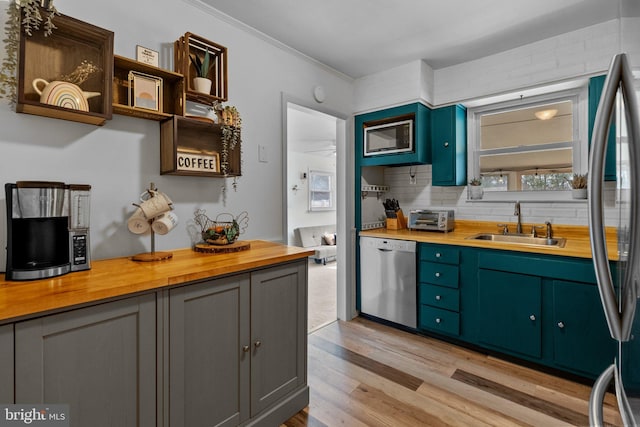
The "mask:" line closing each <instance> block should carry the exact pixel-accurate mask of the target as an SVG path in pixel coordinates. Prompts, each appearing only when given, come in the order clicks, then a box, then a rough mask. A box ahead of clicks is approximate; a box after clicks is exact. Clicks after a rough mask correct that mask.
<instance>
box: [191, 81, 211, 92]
mask: <svg viewBox="0 0 640 427" xmlns="http://www.w3.org/2000/svg"><path fill="white" fill-rule="evenodd" d="M193 88H194V89H195V90H196V92H200V93H205V94H207V95H209V94H210V93H211V80H209V79H207V78H205V77H194V79H193Z"/></svg>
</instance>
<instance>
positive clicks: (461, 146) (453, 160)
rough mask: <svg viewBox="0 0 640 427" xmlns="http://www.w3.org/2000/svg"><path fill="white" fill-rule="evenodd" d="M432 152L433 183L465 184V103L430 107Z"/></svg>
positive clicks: (439, 184) (440, 184) (437, 184)
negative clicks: (463, 104)
mask: <svg viewBox="0 0 640 427" xmlns="http://www.w3.org/2000/svg"><path fill="white" fill-rule="evenodd" d="M431 156H432V163H433V169H432V179H433V185H436V186H456V185H465V183H466V180H467V115H466V109H465V108H464V107H463V106H462V105H451V106H448V107H443V108H438V109H435V110H433V111H431Z"/></svg>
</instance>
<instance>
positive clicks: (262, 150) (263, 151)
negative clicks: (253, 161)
mask: <svg viewBox="0 0 640 427" xmlns="http://www.w3.org/2000/svg"><path fill="white" fill-rule="evenodd" d="M258 161H259V162H262V163H267V162H268V161H269V156H268V153H267V147H266V146H264V145H258Z"/></svg>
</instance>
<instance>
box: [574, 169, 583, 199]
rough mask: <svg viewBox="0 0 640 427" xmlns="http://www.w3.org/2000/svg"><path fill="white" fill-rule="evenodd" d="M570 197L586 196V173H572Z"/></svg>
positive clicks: (581, 197) (579, 197) (580, 197)
mask: <svg viewBox="0 0 640 427" xmlns="http://www.w3.org/2000/svg"><path fill="white" fill-rule="evenodd" d="M571 197H573V198H574V199H586V198H587V174H584V175H581V174H577V173H574V174H573V178H572V179H571Z"/></svg>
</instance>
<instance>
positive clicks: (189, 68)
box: [173, 33, 228, 105]
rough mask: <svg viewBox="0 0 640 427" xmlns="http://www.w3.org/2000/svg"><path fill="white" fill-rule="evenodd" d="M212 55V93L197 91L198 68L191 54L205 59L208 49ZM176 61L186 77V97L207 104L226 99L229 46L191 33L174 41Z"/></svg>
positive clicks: (177, 68)
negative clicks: (194, 83) (195, 86)
mask: <svg viewBox="0 0 640 427" xmlns="http://www.w3.org/2000/svg"><path fill="white" fill-rule="evenodd" d="M207 50H208V51H209V52H210V54H211V55H212V58H213V60H212V64H213V66H212V67H211V69H210V71H209V74H208V76H207V77H208V78H209V79H211V81H212V85H211V93H210V94H206V93H201V92H196V91H195V90H194V88H193V79H194V77H197V72H196V68H195V67H194V66H193V64H192V63H191V60H190V59H189V55H194V56H198V57H199V58H200V59H204V55H205V53H206V51H207ZM173 51H174V63H175V65H174V66H175V69H176V72H178V73H181V74H182V75H184V77H185V80H186V82H185V86H186V90H185V92H186V97H187V100H188V101H193V102H198V103H201V104H206V105H214V104H215V103H216V102H223V101H226V100H227V98H228V94H227V48H226V47H224V46H221V45H219V44H217V43H214V42H212V41H209V40H207V39H205V38H202V37H200V36H197V35H195V34H191V33H185V35H184V36H182V37H180V39H178V40H176V41H175V43H174V49H173Z"/></svg>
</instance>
